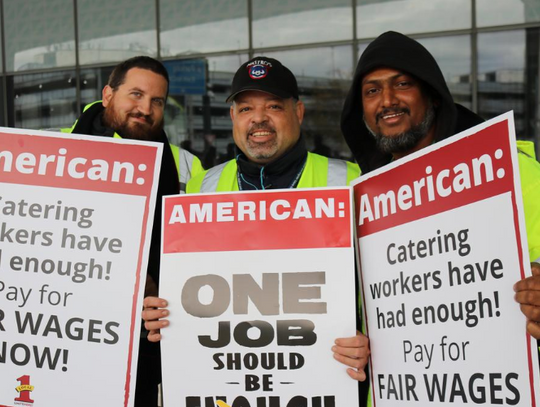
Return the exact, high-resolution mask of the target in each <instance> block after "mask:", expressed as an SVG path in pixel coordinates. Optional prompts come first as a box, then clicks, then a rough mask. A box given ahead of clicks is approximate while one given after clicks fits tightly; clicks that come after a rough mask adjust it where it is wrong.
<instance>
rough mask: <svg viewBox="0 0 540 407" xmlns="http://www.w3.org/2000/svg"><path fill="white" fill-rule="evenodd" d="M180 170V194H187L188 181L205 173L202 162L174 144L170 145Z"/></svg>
mask: <svg viewBox="0 0 540 407" xmlns="http://www.w3.org/2000/svg"><path fill="white" fill-rule="evenodd" d="M169 145H170V147H171V151H172V154H173V157H174V162H175V163H176V168H177V169H178V179H179V181H180V193H185V192H186V185H187V183H188V181H189V180H190V179H191V178H192V177H193V176H195V175H197V174H199V173H201V172H203V171H204V170H203V168H202V165H201V161H200V160H199V159H198V158H197V157H195V156H194V155H193V154H191V153H190V152H189V151H186V150H184V149H181V148H180V147H178V146H175V145H174V144H169Z"/></svg>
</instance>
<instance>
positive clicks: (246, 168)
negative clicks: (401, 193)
mask: <svg viewBox="0 0 540 407" xmlns="http://www.w3.org/2000/svg"><path fill="white" fill-rule="evenodd" d="M227 101H228V102H231V103H232V105H231V110H230V114H231V120H232V123H233V137H234V142H235V144H236V146H237V147H238V149H239V150H240V154H239V155H238V156H237V157H236V158H235V159H233V160H230V161H227V162H225V163H223V164H221V165H218V166H216V167H214V168H212V169H210V170H209V171H206V172H204V173H202V174H200V175H199V176H198V177H195V178H193V179H192V180H191V181H190V182H189V184H188V187H187V191H188V193H193V192H216V191H238V190H244V191H245V190H264V189H276V188H313V187H325V186H342V185H347V184H348V183H349V182H350V181H351V180H352V179H354V178H356V177H358V176H359V175H360V169H359V168H358V166H357V165H356V164H353V163H350V162H347V161H343V160H335V159H331V158H327V157H323V156H321V155H318V154H313V153H309V152H308V151H307V149H306V145H305V140H304V137H303V136H302V133H301V131H300V125H301V124H302V120H303V118H304V104H303V103H302V102H301V101H300V100H299V96H298V85H297V83H296V78H295V77H294V75H293V73H292V72H291V71H290V70H289V69H288V68H287V67H285V66H283V65H282V64H281V62H279V61H278V60H276V59H273V58H267V57H262V56H261V57H255V58H253V59H251V60H249V61H247V62H246V63H244V64H243V65H242V66H241V67H240V69H238V71H237V72H236V74H235V75H234V79H233V83H232V91H231V95H230V96H229V97H228V98H227Z"/></svg>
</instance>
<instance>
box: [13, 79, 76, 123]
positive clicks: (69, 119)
mask: <svg viewBox="0 0 540 407" xmlns="http://www.w3.org/2000/svg"><path fill="white" fill-rule="evenodd" d="M7 85H8V101H10V106H9V114H10V117H9V125H10V126H13V127H21V128H25V129H48V128H61V127H71V126H72V125H73V123H74V122H75V120H76V119H77V106H76V102H75V99H76V97H75V93H76V92H75V71H63V72H52V73H41V74H32V75H17V76H10V77H8V78H7Z"/></svg>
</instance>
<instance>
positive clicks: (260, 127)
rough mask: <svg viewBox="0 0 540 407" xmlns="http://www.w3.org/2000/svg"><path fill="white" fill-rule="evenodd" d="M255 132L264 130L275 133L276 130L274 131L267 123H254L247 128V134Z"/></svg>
mask: <svg viewBox="0 0 540 407" xmlns="http://www.w3.org/2000/svg"><path fill="white" fill-rule="evenodd" d="M257 130H266V131H271V132H274V133H275V131H276V129H274V127H272V126H270V125H269V124H268V123H255V124H252V125H251V126H250V127H249V129H248V133H253V132H254V131H257Z"/></svg>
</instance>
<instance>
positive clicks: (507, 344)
mask: <svg viewBox="0 0 540 407" xmlns="http://www.w3.org/2000/svg"><path fill="white" fill-rule="evenodd" d="M513 129H514V124H513V117H512V115H511V114H506V115H503V116H500V117H499V118H497V119H493V120H491V121H489V122H486V123H484V124H482V125H480V126H477V127H474V128H472V129H470V130H468V131H466V132H464V133H461V134H460V135H458V136H456V137H452V138H450V139H448V140H446V141H443V142H439V143H437V144H435V145H432V146H430V147H428V148H425V149H423V150H421V151H419V152H417V153H414V154H412V155H410V156H408V157H405V158H403V159H401V160H398V161H396V162H393V163H392V164H390V165H388V166H386V167H384V168H382V169H380V170H378V171H374V172H373V173H370V174H367V175H366V176H364V177H362V178H361V179H360V180H359V181H357V182H355V185H354V196H355V205H356V214H357V234H358V240H359V252H360V260H361V270H362V278H361V280H362V287H363V292H362V297H363V304H364V311H365V318H366V323H367V333H368V336H369V338H370V346H371V351H372V357H371V379H372V399H373V405H375V406H377V407H379V406H390V405H391V406H400V405H409V404H410V403H411V402H412V403H413V404H415V403H416V404H419V405H423V406H446V405H451V404H459V405H500V404H504V405H520V406H521V405H523V406H525V405H527V406H534V405H536V400H537V394H536V391H537V383H538V378H539V376H538V349H537V348H536V341H534V340H532V339H531V338H530V337H528V335H527V334H526V330H525V317H524V316H523V315H522V313H521V312H520V309H519V305H518V304H517V303H516V302H515V301H514V293H513V289H512V287H513V285H514V283H516V282H517V281H518V280H520V279H521V278H523V277H525V276H526V275H528V274H530V266H529V263H528V262H529V260H528V252H527V244H526V236H525V229H524V221H523V215H522V211H521V207H522V202H521V189H520V180H519V174H518V162H517V148H516V143H515V135H514V130H513Z"/></svg>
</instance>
